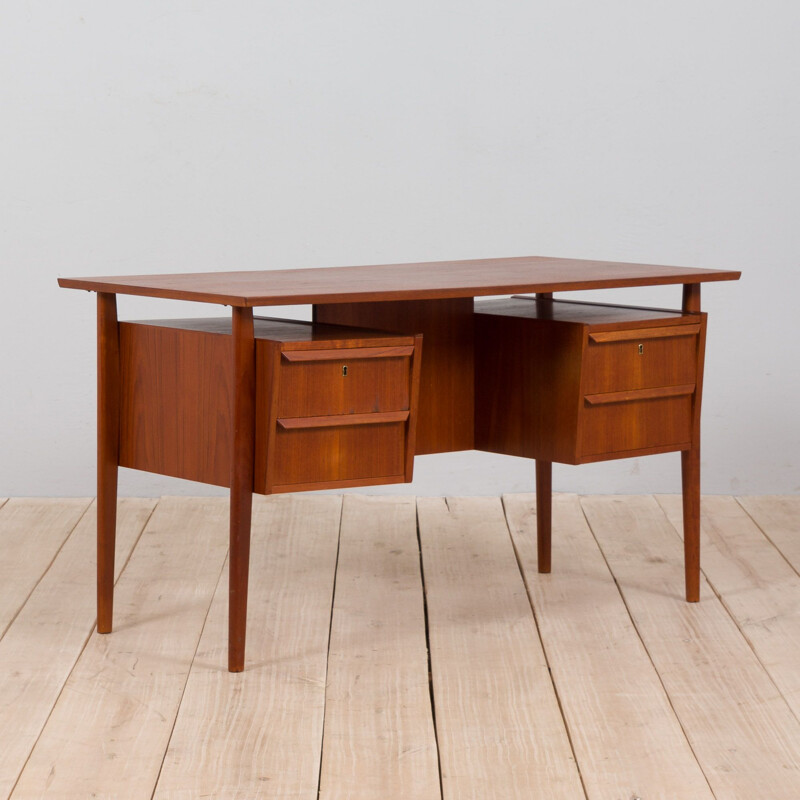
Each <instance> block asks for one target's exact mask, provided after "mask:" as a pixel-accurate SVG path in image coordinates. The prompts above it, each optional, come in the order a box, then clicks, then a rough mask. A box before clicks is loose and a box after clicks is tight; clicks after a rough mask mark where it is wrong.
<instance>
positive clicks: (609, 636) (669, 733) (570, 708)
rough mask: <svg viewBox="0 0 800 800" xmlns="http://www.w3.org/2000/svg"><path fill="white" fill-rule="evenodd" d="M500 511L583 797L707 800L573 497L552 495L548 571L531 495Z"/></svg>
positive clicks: (512, 498)
mask: <svg viewBox="0 0 800 800" xmlns="http://www.w3.org/2000/svg"><path fill="white" fill-rule="evenodd" d="M503 504H504V506H505V510H506V517H507V519H508V522H509V528H510V530H511V534H512V537H513V539H514V544H515V547H516V550H517V554H518V556H519V560H520V564H521V565H522V567H523V570H524V573H525V577H526V583H527V586H528V591H529V592H530V594H531V598H532V601H533V606H534V609H535V611H536V617H537V620H538V623H539V632H540V635H541V638H542V642H543V644H544V647H545V652H546V653H547V656H548V660H549V664H550V668H551V670H552V675H553V680H554V681H555V685H556V688H557V689H558V693H559V698H560V701H561V708H562V710H563V712H564V716H565V717H566V720H567V723H568V726H569V730H570V735H571V738H572V744H573V747H574V749H575V755H576V758H577V760H578V765H579V767H580V770H581V775H582V776H583V781H584V785H585V787H586V793H587V795H588V796H589V799H590V800H613V798H624V799H625V800H628V799H629V798H631V797H642V798H647V800H674V799H675V798H692V800H701V799H702V800H713V795H712V793H711V790H710V788H709V786H708V783H707V782H706V779H705V776H704V775H703V772H702V770H701V769H700V766H699V765H698V763H697V760H696V759H695V757H694V754H693V753H692V749H691V747H690V746H689V743H688V741H687V740H686V736H685V735H684V733H683V731H682V729H681V726H680V723H679V721H678V719H677V717H676V716H675V712H674V710H673V708H672V706H671V704H670V702H669V698H668V697H667V695H666V692H665V691H664V688H663V686H662V684H661V680H660V678H659V676H658V673H657V672H656V670H655V668H654V667H653V664H652V662H651V660H650V657H649V656H648V654H647V651H646V650H645V648H644V645H643V644H642V642H641V640H640V639H639V635H638V633H637V632H636V628H635V627H634V625H633V622H632V621H631V618H630V616H629V614H628V610H627V609H626V607H625V603H624V602H623V600H622V597H621V596H620V593H619V591H618V589H617V586H616V584H615V583H614V578H613V576H612V575H611V573H610V572H609V570H608V566H607V564H606V562H605V559H604V558H603V555H602V553H601V552H600V550H599V548H598V546H597V542H596V541H595V539H594V537H593V536H592V533H591V531H590V529H589V526H588V525H587V523H586V519H585V517H584V515H583V512H582V510H581V506H580V502H579V500H578V498H577V497H576V496H575V495H555V496H554V499H553V545H552V546H553V567H552V569H553V571H552V573H550V574H547V575H541V574H539V572H538V571H537V553H536V514H535V508H536V500H535V496H534V495H506V496H505V497H504V498H503Z"/></svg>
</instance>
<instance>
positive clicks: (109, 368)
mask: <svg viewBox="0 0 800 800" xmlns="http://www.w3.org/2000/svg"><path fill="white" fill-rule="evenodd" d="M118 465H119V326H118V324H117V296H116V295H114V294H106V293H104V292H100V293H98V295H97V632H98V633H111V627H112V624H113V617H114V548H115V543H116V528H117V471H118Z"/></svg>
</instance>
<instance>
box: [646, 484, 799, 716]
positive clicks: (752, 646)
mask: <svg viewBox="0 0 800 800" xmlns="http://www.w3.org/2000/svg"><path fill="white" fill-rule="evenodd" d="M734 499H735V498H734ZM656 502H658V501H656ZM660 507H661V505H660V504H659V508H660ZM745 513H746V509H745ZM664 516H665V517H666V516H667V515H666V514H665V515H664ZM748 517H750V515H749V514H748ZM750 519H753V518H752V517H750ZM667 522H669V525H670V527H671V528H672V530H673V531H674V532H675V535H676V536H677V537H678V539H679V540H680V541H681V543H683V539H682V538H681V535H680V532H679V531H678V529H677V528H676V527H675V526H674V525H673V524H672V522H670V520H669V518H668V517H667ZM753 522H754V523H755V524H756V527H758V529H759V530H760V531H761V527H760V526H758V523H756V522H755V520H753ZM761 532H762V533H763V531H761ZM765 538H766V539H767V541H769V543H770V544H771V545H772V546H773V547H775V545H774V543H773V542H772V541H770V539H769V537H768V536H766V535H765ZM775 549H776V550H778V552H779V553H780V549H779V548H777V547H775ZM780 555H781V557H782V558H784V559H785V557H784V555H783V553H780ZM793 571H794V568H793ZM700 572H701V574H702V575H703V577H704V578H705V579H706V583H708V585H709V587H710V589H711V591H712V592H713V593H714V596H715V597H716V598H717V600H719V602H720V604H721V605H722V607H723V608H724V609H725V613H726V614H727V615H728V616H729V617H730V619H731V622H733V624H734V627H735V628H736V630H737V631H739V633H740V634H741V636H742V639H744V641H745V642H746V643H747V646H748V647H749V648H750V652H752V654H753V657H754V658H755V660H756V661H757V662H758V663H759V665H760V666H761V669H762V670H763V671H764V672H765V673H766V675H767V677H768V678H769V680H770V683H771V684H772V685H773V686H774V687H775V691H776V692H777V693H778V695H779V696H780V698H781V699H782V700H783V702H784V703H785V704H786V707H787V708H788V709H789V712H790V713H791V715H792V716H793V717H794V718H795V719H796V720H797V721H798V722H800V716H798V715H797V713H796V712H795V710H794V709H793V708H792V705H791V703H789V701H788V700H787V699H786V696H785V695H784V693H783V691H782V690H781V687H780V686H778V684H777V683H776V682H775V678H773V676H772V673H771V672H770V670H769V668H768V667H767V665H766V664H765V663H764V662H763V660H762V659H761V656H760V655H759V654H758V650H757V649H756V646H755V644H754V643H753V641H752V640H751V639H750V637H749V636H748V635H747V631H745V630H744V629H743V628H742V626H741V625H740V624H739V622H738V620H737V619H736V615H735V614H734V613H733V611H732V609H731V608H730V606H729V605H728V604H727V603H726V602H725V598H724V597H723V596H722V593H721V592H719V591H718V590H717V587H716V586H715V585H714V582H713V581H712V580H711V578H710V576H708V575H707V574H706V572H705V571H704V570H703V569H702V568H701V570H700Z"/></svg>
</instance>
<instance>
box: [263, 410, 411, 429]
mask: <svg viewBox="0 0 800 800" xmlns="http://www.w3.org/2000/svg"><path fill="white" fill-rule="evenodd" d="M408 415H409V412H408V411H381V412H379V413H376V414H334V415H331V416H327V417H283V418H282V419H279V420H278V425H279V426H280V427H281V428H283V429H284V430H286V431H293V430H297V429H298V428H342V427H345V426H348V425H381V424H383V423H387V422H405V421H406V420H407V419H408Z"/></svg>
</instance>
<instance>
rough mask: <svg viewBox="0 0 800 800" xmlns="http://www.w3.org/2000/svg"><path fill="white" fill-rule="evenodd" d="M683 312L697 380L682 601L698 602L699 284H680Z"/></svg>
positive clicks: (686, 485)
mask: <svg viewBox="0 0 800 800" xmlns="http://www.w3.org/2000/svg"><path fill="white" fill-rule="evenodd" d="M683 311H684V312H685V313H688V314H697V315H698V321H699V322H700V335H699V336H698V337H697V381H696V385H695V392H694V400H693V402H692V446H691V448H690V449H689V450H682V451H681V483H682V489H683V556H684V570H685V572H686V600H687V602H689V603H697V602H698V601H699V600H700V406H701V402H702V399H703V364H704V361H705V352H706V318H705V314H701V311H700V284H699V283H693V284H684V287H683Z"/></svg>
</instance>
